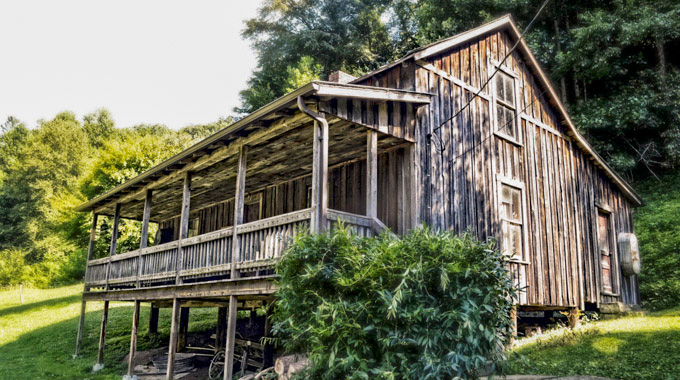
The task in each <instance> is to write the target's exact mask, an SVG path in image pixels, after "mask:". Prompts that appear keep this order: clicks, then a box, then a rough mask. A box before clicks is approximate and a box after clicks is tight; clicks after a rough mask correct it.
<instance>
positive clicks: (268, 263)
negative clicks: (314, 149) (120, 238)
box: [85, 208, 376, 288]
mask: <svg viewBox="0 0 680 380" xmlns="http://www.w3.org/2000/svg"><path fill="white" fill-rule="evenodd" d="M311 212H312V210H311V209H309V208H308V209H304V210H300V211H295V212H292V213H288V214H284V215H278V216H274V217H271V218H266V219H262V220H258V221H255V222H250V223H245V224H241V225H239V226H237V227H236V234H237V236H238V238H239V242H240V252H239V253H240V254H239V255H234V252H233V239H234V228H233V227H227V228H224V229H221V230H218V231H214V232H209V233H206V234H203V235H199V236H195V237H191V238H187V239H182V240H178V241H173V242H170V243H165V244H160V245H157V246H153V247H148V248H144V249H138V250H135V251H131V252H126V253H122V254H118V255H114V256H112V257H105V258H101V259H95V260H90V261H89V262H88V270H87V278H86V279H85V282H86V284H87V286H88V287H93V288H96V287H105V286H106V284H107V282H108V285H109V287H115V288H120V287H135V286H140V287H144V286H151V285H164V284H165V285H170V284H174V283H175V281H176V279H177V276H178V275H179V278H181V279H182V280H183V281H187V282H200V281H201V280H208V279H211V278H216V277H219V276H225V277H226V276H228V275H229V274H230V272H231V267H232V265H235V267H236V269H237V270H238V271H239V272H240V273H241V274H247V273H250V274H257V273H263V271H268V270H271V269H273V268H274V265H275V263H276V260H277V259H278V258H279V257H280V256H281V254H282V253H283V252H284V251H285V249H286V247H287V245H288V244H289V243H290V241H291V240H292V238H293V237H294V236H295V234H297V233H298V232H299V231H301V230H303V229H306V228H308V227H309V220H310V217H311ZM340 220H342V221H343V223H344V224H345V225H346V226H348V227H349V228H351V229H354V231H355V232H356V233H357V234H359V235H361V236H372V235H373V234H374V231H375V229H376V225H375V221H374V220H372V219H371V218H368V217H366V216H361V215H355V214H351V213H346V212H342V211H337V210H328V224H329V227H330V228H333V227H335V226H337V224H338V222H339V221H340ZM180 254H181V255H182V260H181V263H182V267H181V268H179V273H178V268H177V259H178V258H179V257H180ZM235 259H236V263H235V264H232V263H233V262H234V260H235ZM107 272H108V279H107Z"/></svg>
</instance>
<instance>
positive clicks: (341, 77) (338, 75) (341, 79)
mask: <svg viewBox="0 0 680 380" xmlns="http://www.w3.org/2000/svg"><path fill="white" fill-rule="evenodd" d="M355 79H357V77H355V76H353V75H349V74H347V73H346V72H344V71H340V70H338V71H333V72H332V73H331V74H330V75H329V76H328V81H329V82H335V83H349V82H351V81H353V80H355Z"/></svg>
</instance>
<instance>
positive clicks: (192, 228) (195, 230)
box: [187, 218, 201, 237]
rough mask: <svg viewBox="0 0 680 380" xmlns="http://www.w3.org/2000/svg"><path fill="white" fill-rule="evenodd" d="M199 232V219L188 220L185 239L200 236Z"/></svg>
mask: <svg viewBox="0 0 680 380" xmlns="http://www.w3.org/2000/svg"><path fill="white" fill-rule="evenodd" d="M200 230H201V220H200V219H199V218H194V219H191V220H189V233H188V234H187V237H194V236H198V235H200Z"/></svg>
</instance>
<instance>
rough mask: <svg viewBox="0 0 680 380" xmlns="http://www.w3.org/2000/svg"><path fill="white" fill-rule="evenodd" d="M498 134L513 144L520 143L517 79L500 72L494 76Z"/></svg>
mask: <svg viewBox="0 0 680 380" xmlns="http://www.w3.org/2000/svg"><path fill="white" fill-rule="evenodd" d="M494 88H495V89H494V91H495V97H494V98H495V100H496V101H495V107H496V130H495V132H496V134H497V135H499V136H501V137H504V138H506V139H508V140H511V141H513V142H519V140H520V138H519V137H520V136H519V132H518V128H517V125H518V123H517V119H516V116H515V111H516V110H517V107H516V102H515V100H516V99H515V79H514V78H513V77H511V76H510V75H508V74H506V73H504V72H502V71H498V72H497V73H496V75H495V76H494Z"/></svg>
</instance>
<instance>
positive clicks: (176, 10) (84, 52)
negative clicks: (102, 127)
mask: <svg viewBox="0 0 680 380" xmlns="http://www.w3.org/2000/svg"><path fill="white" fill-rule="evenodd" d="M260 3H261V0H257V1H253V0H240V1H235V0H222V1H219V0H196V1H189V0H186V1H168V0H162V1H161V0H138V1H129V0H125V1H121V0H115V1H114V0H109V1H96V0H58V1H55V0H43V1H38V0H28V1H26V0H0V123H4V122H5V121H6V120H7V117H8V116H10V115H12V116H15V117H17V118H18V119H20V120H22V121H24V122H25V123H26V124H27V125H28V126H29V127H34V126H35V125H36V122H37V120H38V119H51V118H53V117H54V116H55V115H56V114H57V113H58V112H60V111H64V110H70V111H73V112H75V113H76V115H77V116H78V118H79V119H82V116H83V115H84V114H87V113H90V112H93V111H95V110H96V109H98V108H102V107H104V108H107V109H108V110H109V111H111V114H112V115H113V117H114V119H115V121H116V126H117V127H129V126H132V125H135V124H140V123H160V124H165V125H167V126H168V127H171V128H180V127H183V126H185V125H189V124H200V123H209V122H212V121H216V120H217V119H219V118H220V117H221V116H223V117H226V116H228V115H230V114H232V108H233V107H234V106H237V105H239V98H238V92H239V91H240V90H242V89H243V88H244V87H245V85H246V80H247V79H248V77H249V75H250V73H251V72H252V70H253V68H254V67H255V64H256V62H255V57H254V54H253V51H252V49H251V48H250V45H249V43H248V42H247V41H244V40H242V38H241V31H242V30H243V28H244V24H243V21H244V20H246V19H248V18H252V17H253V16H255V14H256V11H257V8H258V6H259V5H260Z"/></svg>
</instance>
